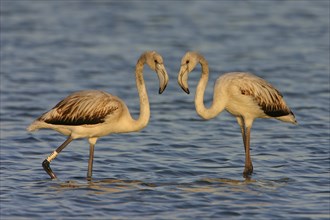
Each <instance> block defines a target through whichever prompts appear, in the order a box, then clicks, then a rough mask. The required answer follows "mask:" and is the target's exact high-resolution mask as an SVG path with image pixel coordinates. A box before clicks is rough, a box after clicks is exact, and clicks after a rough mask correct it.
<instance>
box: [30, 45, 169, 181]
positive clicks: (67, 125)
mask: <svg viewBox="0 0 330 220" xmlns="http://www.w3.org/2000/svg"><path fill="white" fill-rule="evenodd" d="M144 64H148V66H149V67H150V68H151V69H152V70H154V71H155V72H156V73H157V75H158V79H159V94H161V93H162V92H163V91H164V90H165V88H166V86H167V83H168V75H167V72H166V69H165V66H164V63H163V58H162V57H161V55H159V54H158V53H157V52H155V51H146V52H144V53H143V54H142V55H141V56H140V58H139V60H138V61H137V64H136V69H135V75H136V86H137V90H138V93H139V98H140V115H139V118H138V119H137V120H135V119H133V118H132V116H131V114H130V113H129V110H128V108H127V105H126V104H125V102H124V101H123V100H121V99H120V98H118V97H117V96H114V95H111V94H109V93H106V92H104V91H98V90H83V91H78V92H74V93H72V94H71V95H69V96H67V97H66V98H65V99H63V100H62V101H60V102H59V103H58V104H57V105H56V106H55V107H54V108H52V109H51V110H50V111H48V112H46V113H44V114H42V115H41V116H40V117H39V118H37V119H36V120H35V121H34V122H32V123H31V125H30V126H29V127H28V128H27V130H28V131H30V132H32V131H36V130H38V129H43V128H45V129H53V130H55V131H57V132H59V133H61V134H63V135H66V136H68V138H67V139H66V141H65V142H64V143H63V144H62V145H60V146H59V147H58V148H57V149H56V150H55V151H54V152H52V153H51V154H50V155H49V156H48V157H47V158H46V159H45V160H44V161H43V163H42V166H43V168H44V170H45V171H46V172H47V174H48V175H49V176H50V177H51V179H55V178H56V175H55V174H54V172H53V171H52V169H51V168H50V162H51V161H52V160H53V159H55V158H56V156H57V155H58V154H59V153H60V152H61V151H62V150H63V149H64V148H65V147H66V146H67V145H68V144H69V143H70V142H71V141H72V140H74V139H77V138H87V139H88V142H89V145H90V152H89V161H88V171H87V179H89V180H90V179H91V178H92V169H93V158H94V146H95V144H96V141H97V140H98V138H99V137H102V136H105V135H108V134H111V133H127V132H134V131H139V130H141V129H143V128H144V127H146V126H147V124H148V122H149V118H150V107H149V100H148V94H147V90H146V86H145V83H144V78H143V67H144Z"/></svg>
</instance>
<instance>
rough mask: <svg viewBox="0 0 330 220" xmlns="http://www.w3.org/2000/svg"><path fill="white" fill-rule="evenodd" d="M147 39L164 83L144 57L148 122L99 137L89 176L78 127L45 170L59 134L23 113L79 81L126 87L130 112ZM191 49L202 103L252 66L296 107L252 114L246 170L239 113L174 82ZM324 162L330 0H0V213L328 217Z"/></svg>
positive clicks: (48, 103) (121, 90) (33, 113)
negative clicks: (228, 77) (283, 115)
mask: <svg viewBox="0 0 330 220" xmlns="http://www.w3.org/2000/svg"><path fill="white" fill-rule="evenodd" d="M144 50H157V51H158V52H159V53H160V54H162V55H163V58H164V60H165V65H166V68H167V71H168V73H169V76H170V83H169V85H168V88H167V90H166V91H165V92H164V93H163V94H162V95H158V94H157V93H158V88H157V87H158V82H157V76H156V75H155V74H154V73H153V72H152V71H150V70H149V69H148V68H145V74H144V75H145V80H146V84H147V87H148V92H149V98H150V103H151V113H152V115H151V119H150V123H149V125H148V127H146V128H145V129H144V130H142V131H141V132H137V133H130V134H116V135H110V136H106V137H103V138H101V139H100V140H99V142H98V143H97V145H96V149H95V150H96V151H95V161H94V173H93V177H94V178H93V180H92V181H91V182H88V181H87V180H86V179H85V177H86V172H87V161H88V151H89V148H88V143H87V141H86V140H75V141H74V142H72V143H71V144H70V145H69V146H68V147H67V148H66V149H65V150H64V151H63V152H62V153H61V154H60V155H59V156H58V157H57V158H56V159H55V160H54V161H53V162H52V168H53V170H54V172H55V173H56V174H57V175H58V177H59V179H57V180H50V179H49V177H48V176H47V174H46V173H45V172H44V171H43V169H42V167H41V162H42V161H43V160H44V159H45V158H46V157H47V156H48V155H49V154H50V153H51V152H52V151H53V150H54V149H55V148H56V147H57V146H59V144H61V143H62V142H63V141H64V140H65V137H63V136H61V135H60V134H58V133H56V132H54V131H40V132H38V133H35V134H30V133H27V132H26V130H25V129H26V127H27V126H28V124H29V123H31V122H32V121H33V120H34V119H35V118H36V117H38V116H39V115H40V114H41V113H43V112H44V111H46V110H48V109H49V108H51V107H53V106H54V105H55V104H56V103H57V102H58V101H60V100H61V99H62V98H64V97H65V96H66V95H68V94H69V93H71V92H74V91H77V90H82V89H99V90H105V91H108V92H110V93H112V94H116V95H118V96H120V97H121V98H122V99H123V100H124V101H125V102H126V103H127V105H128V107H129V108H130V111H131V113H132V114H133V115H134V117H137V116H138V112H139V105H138V104H139V103H138V96H137V94H136V88H135V80H134V65H135V63H136V61H137V59H138V57H139V56H140V54H141V53H142V52H143V51H144ZM187 50H198V51H200V52H201V53H202V54H204V55H205V57H206V59H207V60H208V62H209V65H210V71H211V75H210V84H209V86H208V89H207V91H206V94H205V96H206V102H207V103H206V104H207V105H209V104H210V101H211V97H212V85H213V82H214V80H215V79H216V78H217V77H218V76H219V75H220V74H221V73H224V72H229V71H250V72H253V73H255V74H257V75H259V76H261V77H263V78H265V79H267V80H268V81H270V82H271V83H272V84H274V85H275V86H276V87H278V88H279V89H280V90H281V92H282V93H283V94H284V96H285V100H286V101H287V103H288V104H289V106H290V107H291V108H292V110H293V111H294V113H295V114H296V116H297V120H298V122H299V125H298V126H293V125H290V124H285V123H281V122H279V121H275V120H256V122H255V124H254V127H253V130H252V143H251V145H252V160H253V163H254V168H255V172H254V174H253V176H252V178H251V179H249V180H245V179H244V178H243V177H242V171H243V166H244V150H243V146H242V140H241V135H240V133H239V132H240V131H239V127H238V125H237V123H236V120H235V118H233V117H232V116H231V115H229V114H228V113H225V112H224V113H222V114H221V115H220V116H219V117H217V118H216V119H213V120H210V121H203V120H201V119H200V118H199V117H198V116H197V114H196V113H195V110H194V104H193V98H194V95H186V94H184V93H183V91H181V89H180V88H179V86H178V85H177V82H176V75H177V72H178V70H179V67H180V66H179V64H180V60H181V57H182V56H183V54H184V53H185V52H186V51H187ZM199 72H200V68H196V70H195V71H194V72H193V73H192V74H191V76H190V81H189V83H190V90H191V91H192V93H194V91H195V86H196V84H197V80H198V77H199V76H200V75H199ZM329 168H330V167H329V1H322V0H318V1H262V2H261V1H191V2H187V1H153V2H151V1H134V2H133V1H132V2H128V1H109V2H106V1H93V2H87V1H18V0H17V1H6V0H3V1H1V219H15V220H16V219H219V218H220V219H221V218H223V219H328V218H329V212H330V211H329V209H330V204H329V199H330V198H329V197H330V195H329V193H330V190H329V187H330V182H329V181H330V174H329V171H330V169H329Z"/></svg>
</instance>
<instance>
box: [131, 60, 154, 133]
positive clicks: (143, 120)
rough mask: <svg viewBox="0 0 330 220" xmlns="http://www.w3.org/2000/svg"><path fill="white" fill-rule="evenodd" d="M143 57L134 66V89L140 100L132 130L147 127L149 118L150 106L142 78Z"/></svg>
mask: <svg viewBox="0 0 330 220" xmlns="http://www.w3.org/2000/svg"><path fill="white" fill-rule="evenodd" d="M145 62H146V61H145V57H144V56H141V58H140V59H139V60H138V62H137V64H136V69H135V76H136V87H137V90H138V93H139V98H140V115H139V118H138V119H137V120H134V119H133V125H132V126H134V130H140V129H142V128H144V127H145V126H147V124H148V122H149V118H150V106H149V99H148V94H147V90H146V86H145V83H144V78H143V66H144V64H145Z"/></svg>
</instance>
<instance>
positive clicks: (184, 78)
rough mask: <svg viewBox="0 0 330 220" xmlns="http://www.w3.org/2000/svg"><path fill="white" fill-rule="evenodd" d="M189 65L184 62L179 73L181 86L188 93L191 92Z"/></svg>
mask: <svg viewBox="0 0 330 220" xmlns="http://www.w3.org/2000/svg"><path fill="white" fill-rule="evenodd" d="M188 73H189V69H188V65H186V64H184V65H182V66H181V68H180V71H179V75H178V83H179V85H180V87H181V88H182V89H183V91H185V92H186V93H187V94H189V93H190V91H189V86H188Z"/></svg>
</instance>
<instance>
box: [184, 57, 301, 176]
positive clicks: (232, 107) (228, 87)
mask: <svg viewBox="0 0 330 220" xmlns="http://www.w3.org/2000/svg"><path fill="white" fill-rule="evenodd" d="M198 63H200V65H201V68H202V73H201V78H200V80H199V82H198V85H197V89H196V95H195V107H196V112H197V114H198V115H199V116H200V117H202V118H203V119H205V120H209V119H212V118H214V117H216V116H217V115H219V114H220V113H221V112H222V111H223V110H226V111H228V112H229V113H231V114H232V115H233V116H235V117H236V119H237V122H238V124H239V126H240V128H241V133H242V138H243V143H244V149H245V167H244V172H243V176H244V177H249V176H250V175H251V174H252V173H253V165H252V160H251V156H250V131H251V127H252V124H253V121H254V119H256V118H275V119H278V120H280V121H283V122H289V123H292V124H297V121H296V119H295V116H294V114H293V112H292V111H291V110H290V108H289V107H288V106H287V105H286V103H285V101H284V99H283V96H282V94H281V93H280V92H279V91H278V90H277V89H276V88H275V87H274V86H272V85H271V84H270V83H268V82H267V81H266V80H264V79H262V78H260V77H258V76H255V75H253V74H251V73H247V72H231V73H226V74H224V75H222V76H220V77H219V78H218V79H217V80H216V82H215V84H214V92H213V102H212V105H211V106H210V108H206V107H205V105H204V92H205V89H206V86H207V83H208V77H209V67H208V63H207V61H206V59H205V58H204V57H203V56H202V55H201V54H200V53H198V52H191V51H189V52H187V53H186V54H185V55H184V56H183V58H182V60H181V68H180V71H179V74H178V83H179V85H180V86H181V88H182V89H183V90H184V91H185V92H186V93H187V94H189V93H190V92H189V87H188V74H189V73H190V72H191V71H193V69H194V68H195V66H196V65H197V64H198Z"/></svg>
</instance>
